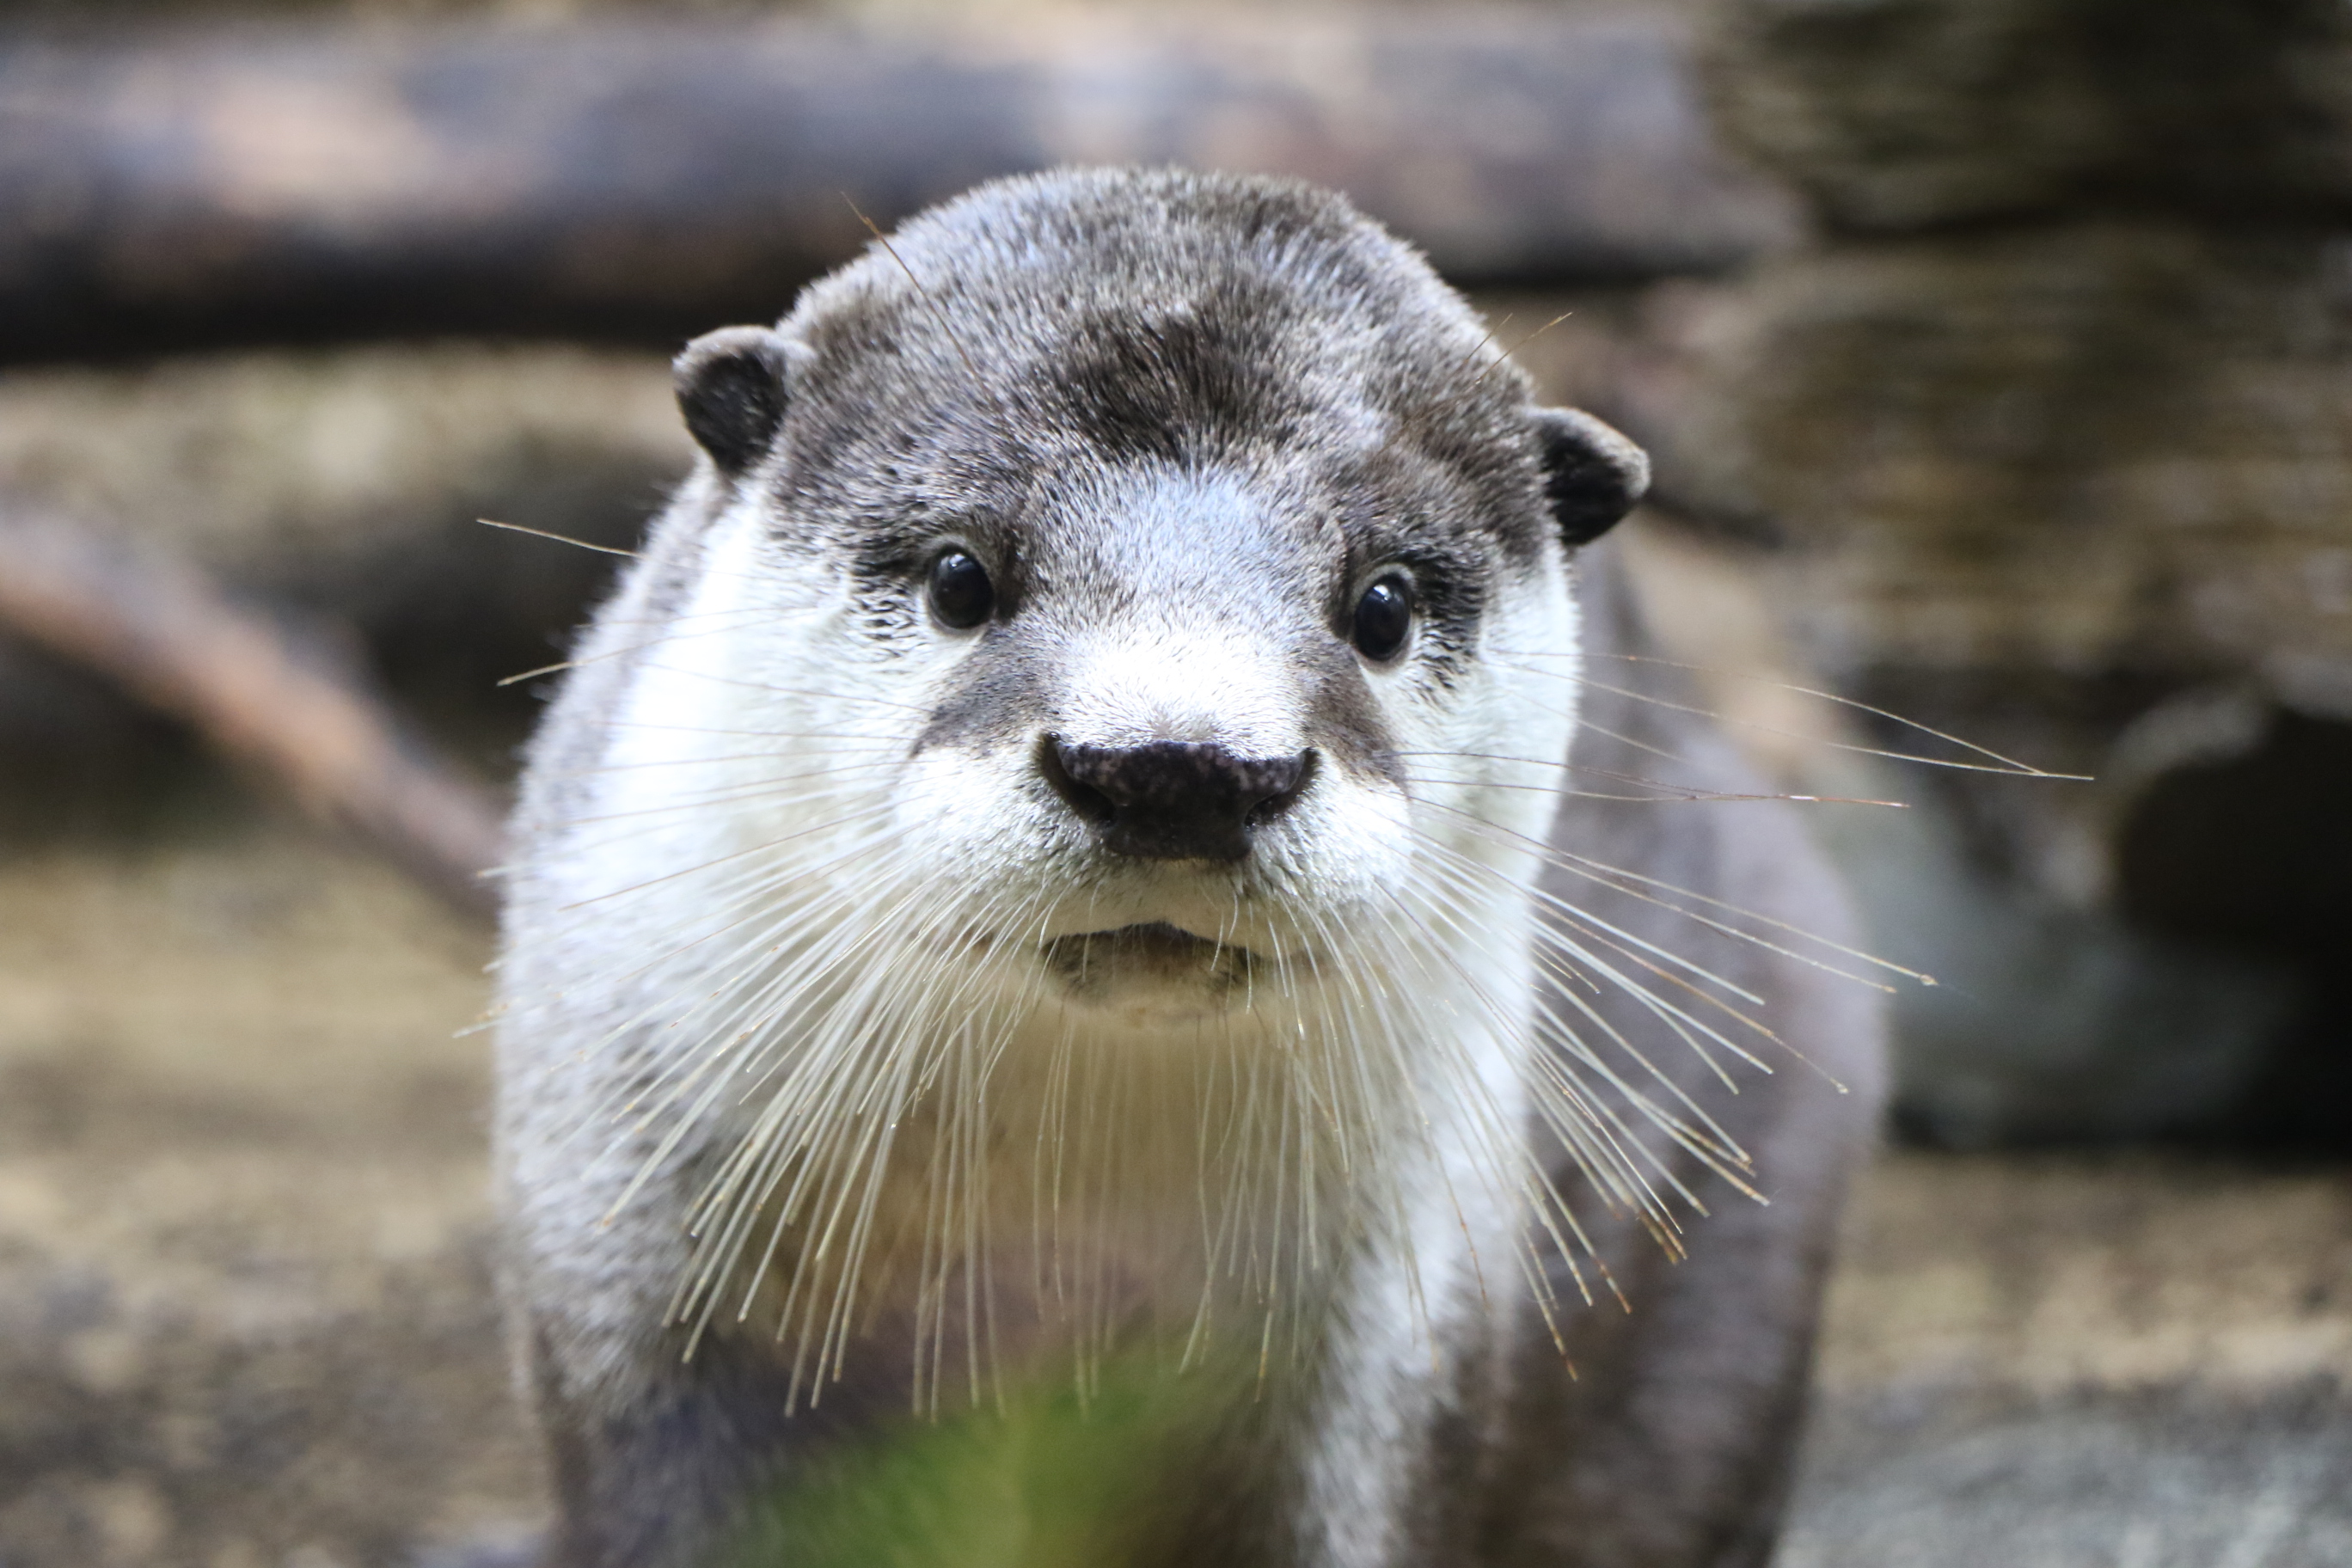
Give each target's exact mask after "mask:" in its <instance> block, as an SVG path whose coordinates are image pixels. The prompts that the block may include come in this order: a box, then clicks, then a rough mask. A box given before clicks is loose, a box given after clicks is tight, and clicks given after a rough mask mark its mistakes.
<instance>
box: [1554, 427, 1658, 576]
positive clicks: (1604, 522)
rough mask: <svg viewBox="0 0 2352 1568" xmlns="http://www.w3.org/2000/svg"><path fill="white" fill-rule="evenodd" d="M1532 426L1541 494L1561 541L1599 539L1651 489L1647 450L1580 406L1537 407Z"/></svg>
mask: <svg viewBox="0 0 2352 1568" xmlns="http://www.w3.org/2000/svg"><path fill="white" fill-rule="evenodd" d="M1535 426H1536V444H1537V451H1538V454H1539V458H1540V460H1541V462H1542V464H1543V480H1544V498H1545V499H1546V500H1549V501H1550V502H1551V514H1552V518H1553V521H1556V522H1558V523H1559V536H1560V538H1561V540H1563V541H1564V542H1567V543H1569V544H1571V545H1575V544H1588V543H1591V542H1592V541H1593V540H1596V539H1598V538H1600V537H1601V535H1602V534H1604V533H1606V532H1608V531H1610V529H1612V528H1613V527H1614V526H1616V523H1617V520H1618V519H1620V518H1622V517H1623V516H1624V515H1625V514H1626V513H1627V512H1629V511H1631V510H1633V503H1634V502H1635V501H1637V500H1641V499H1642V492H1643V491H1644V490H1646V489H1649V488H1650V459H1649V457H1648V455H1647V454H1646V453H1644V452H1643V450H1642V448H1641V447H1636V446H1635V445H1633V442H1631V441H1628V440H1627V439H1626V438H1625V437H1622V436H1621V435H1619V434H1618V433H1617V432H1616V431H1615V430H1612V429H1611V428H1610V427H1609V426H1606V425H1603V424H1602V423H1601V421H1600V420H1598V419H1595V418H1594V417H1593V416H1591V415H1590V414H1587V413H1585V412H1583V411H1582V410H1581V409H1577V408H1538V409H1537V410H1536V411H1535Z"/></svg>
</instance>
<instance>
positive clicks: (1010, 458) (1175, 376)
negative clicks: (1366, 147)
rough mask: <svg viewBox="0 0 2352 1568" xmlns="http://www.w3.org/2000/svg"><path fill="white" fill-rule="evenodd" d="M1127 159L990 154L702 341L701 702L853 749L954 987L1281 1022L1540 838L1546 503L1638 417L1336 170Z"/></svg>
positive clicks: (1625, 448)
mask: <svg viewBox="0 0 2352 1568" xmlns="http://www.w3.org/2000/svg"><path fill="white" fill-rule="evenodd" d="M1138 186H1139V182H1134V181H1129V182H1128V183H1126V184H1120V185H1118V187H1117V188H1116V189H1113V188H1110V187H1108V186H1106V187H1105V189H1104V190H1103V192H1102V193H1101V205H1099V206H1098V207H1096V208H1093V209H1088V208H1087V207H1086V206H1085V205H1084V204H1080V205H1079V207H1078V209H1077V210H1076V212H1075V213H1074V212H1073V211H1072V208H1071V205H1070V204H1069V202H1068V199H1067V195H1066V191H1065V193H1064V195H1062V197H1061V198H1060V199H1059V200H1057V201H1055V202H1052V203H1046V202H1042V201H1034V199H1033V200H1032V201H1031V202H1030V204H1029V205H1028V207H1027V210H1024V196H1027V197H1032V198H1034V192H1024V190H1023V189H1022V187H1021V185H1020V184H1019V183H1017V182H1016V183H1014V184H1013V185H1011V186H1006V187H998V188H997V189H996V190H995V191H994V192H993V193H992V199H989V200H986V201H973V200H968V201H967V202H965V203H961V204H957V205H951V206H950V207H948V208H946V209H944V210H943V211H941V212H940V213H939V214H936V215H933V216H930V217H928V218H926V219H923V220H920V221H919V222H918V223H917V224H915V225H914V226H910V228H909V229H908V232H907V233H906V234H904V235H903V236H901V237H899V239H898V243H897V247H896V249H895V251H894V252H891V253H888V254H884V253H880V252H877V253H876V254H873V255H869V256H868V257H867V258H866V259H865V260H863V261H861V262H859V263H858V264H856V266H854V267H853V268H849V269H848V270H847V271H846V272H845V273H844V274H842V275H840V276H838V277H836V278H835V279H830V280H828V281H827V282H826V283H824V284H822V285H820V286H818V287H817V288H815V289H812V290H811V291H810V293H809V295H808V296H807V297H806V298H805V299H804V300H803V302H802V304H801V305H800V307H799V308H798V309H797V310H795V311H794V312H793V315H792V317H791V318H789V319H788V320H787V321H785V322H784V323H783V325H782V328H781V329H780V330H779V331H775V332H768V331H761V330H759V329H731V330H730V331H727V332H723V333H719V334H714V335H713V336H712V337H710V338H708V339H705V340H702V341H701V342H698V344H697V345H695V347H694V348H692V349H690V350H689V351H688V353H687V354H686V355H684V356H683V357H682V358H681V360H680V364H679V386H680V398H681V403H682V405H683V406H684V408H685V410H686V414H687V417H688V424H689V426H690V427H691V428H692V429H693V430H694V431H695V433H696V435H697V436H698V438H699V439H701V441H702V442H703V444H704V446H705V447H706V449H707V450H708V452H709V456H710V458H711V459H712V461H713V464H714V467H715V468H716V469H717V470H718V473H719V477H720V479H722V481H723V482H724V483H725V484H726V485H727V486H728V487H729V488H730V497H731V499H730V505H729V508H728V510H727V512H726V514H725V516H724V518H723V520H722V521H721V523H720V524H719V527H718V528H716V529H715V530H714V531H713V535H712V539H711V543H710V545H709V548H710V550H711V551H712V552H714V560H724V561H725V562H726V563H728V564H727V565H726V567H725V569H724V570H723V571H721V572H714V573H713V574H711V576H710V578H709V581H708V582H707V583H706V585H705V588H706V594H707V595H708V596H709V598H710V599H711V600H712V601H713V602H712V603H710V604H709V605H708V607H706V608H704V609H703V610H701V611H700V612H699V613H700V614H701V615H702V616H706V617H709V620H710V621H711V623H712V624H713V625H714V626H717V625H719V624H722V623H724V624H737V625H741V626H743V627H744V630H743V632H742V635H740V636H738V637H731V638H728V639H726V648H727V651H728V653H729V655H730V656H731V658H732V660H733V666H734V667H733V668H732V669H731V670H730V672H728V673H726V674H725V675H724V676H723V678H722V679H725V680H728V681H732V682H734V683H735V685H734V686H733V688H732V689H731V691H730V697H731V699H732V700H729V701H725V702H722V703H721V704H720V705H721V706H723V707H728V708H730V709H732V710H733V711H732V712H731V713H730V715H729V721H728V722H727V723H726V724H725V725H724V726H723V728H725V729H727V730H728V731H730V732H735V733H741V734H748V733H753V732H758V731H761V729H762V727H765V729H766V730H767V731H768V732H772V733H774V734H775V735H777V736H778V737H779V738H780V749H781V750H782V751H785V752H789V753H791V754H792V755H793V756H795V757H810V756H818V755H833V756H835V757H839V758H842V759H844V760H845V764H846V763H847V761H848V759H850V758H852V757H853V756H854V757H855V759H856V766H857V767H858V768H859V769H860V770H861V771H860V772H859V773H858V775H857V776H858V778H859V780H860V783H859V784H858V786H857V787H856V788H854V789H847V788H843V789H836V788H835V785H834V784H831V783H828V784H827V785H826V787H825V788H824V790H823V791H822V792H821V793H823V794H824V795H825V796H826V798H827V799H828V800H829V801H831V802H832V803H833V804H835V805H842V804H845V799H844V797H846V801H847V803H850V804H852V805H853V809H860V810H863V811H865V812H867V813H869V814H870V816H869V817H868V818H866V819H865V826H866V828H868V829H870V830H873V831H875V832H876V833H877V835H878V836H879V837H887V839H888V840H889V842H890V844H891V853H890V855H889V856H888V858H889V859H890V860H891V861H892V862H894V863H897V864H903V865H908V866H912V867H919V868H921V870H920V875H921V877H922V878H924V879H928V880H929V882H931V883H932V884H933V886H932V887H931V888H930V889H927V890H926V895H925V896H924V901H925V908H926V909H927V910H929V909H932V908H933V907H934V905H935V904H936V905H938V906H939V907H941V908H943V907H944V906H945V905H947V904H952V905H954V906H955V908H954V911H953V912H952V913H951V914H949V913H940V914H937V915H936V916H935V917H934V918H932V919H930V920H929V921H915V922H912V923H911V924H910V926H909V928H908V930H907V931H903V932H902V933H901V935H902V937H903V938H904V939H905V940H908V941H909V942H911V943H912V945H913V946H914V947H915V948H916V949H919V951H920V952H922V953H923V954H926V955H929V956H930V957H935V958H940V959H943V960H944V961H945V962H947V963H949V964H950V966H951V968H952V969H953V970H955V971H958V973H953V974H952V975H951V976H950V973H948V972H946V971H941V972H940V973H939V974H938V977H937V982H936V983H937V984H938V985H939V986H940V993H941V994H942V996H948V995H952V996H953V997H955V998H956V1001H955V1003H954V1004H953V1005H958V1006H970V1007H975V1008H977V1007H1010V1008H1014V1009H1020V1008H1034V1007H1037V1006H1040V1005H1047V1004H1049V1003H1050V1004H1054V1005H1060V1006H1062V1007H1066V1008H1069V1009H1075V1010H1077V1011H1078V1012H1080V1013H1085V1014H1098V1015H1103V1016H1107V1017H1108V1018H1116V1019H1118V1020H1119V1021H1121V1022H1123V1023H1125V1024H1127V1025H1129V1026H1148V1025H1153V1024H1164V1025H1186V1024H1193V1023H1197V1022H1198V1021H1200V1020H1202V1019H1207V1018H1214V1017H1220V1016H1229V1015H1235V1014H1240V1015H1252V1016H1261V1017H1264V1018H1266V1019H1267V1020H1269V1021H1270V1022H1271V1023H1272V1024H1273V1026H1276V1027H1277V1028H1279V1027H1285V1026H1288V1025H1287V1020H1288V1019H1289V1016H1290V1015H1293V1014H1295V1013H1297V1012H1298V1011H1299V1010H1301V1009H1302V1008H1303V1009H1307V1010H1317V1009H1322V1010H1328V1008H1329V1007H1330V1006H1331V1005H1333V998H1332V997H1331V996H1329V995H1328V994H1323V993H1326V992H1328V990H1329V988H1331V987H1333V986H1335V985H1339V984H1353V985H1355V986H1356V987H1358V988H1359V989H1360V987H1361V984H1362V979H1361V976H1360V975H1357V974H1353V973H1352V972H1351V965H1350V963H1349V953H1350V950H1352V949H1356V948H1360V947H1362V946H1364V945H1366V944H1367V943H1368V942H1369V943H1370V944H1371V945H1374V946H1377V945H1378V942H1379V940H1383V939H1385V937H1387V936H1392V935H1394V933H1396V932H1397V931H1399V930H1400V929H1401V928H1402V927H1404V926H1408V925H1411V926H1415V927H1417V928H1419V929H1420V930H1421V931H1422V932H1423V934H1424V935H1425V934H1426V933H1427V931H1428V928H1429V927H1430V924H1431V915H1430V911H1429V907H1428V905H1429V900H1428V889H1431V888H1433V887H1444V886H1448V885H1460V886H1464V887H1465V888H1466V887H1468V886H1469V885H1470V884H1472V883H1474V882H1475V881H1476V880H1477V879H1478V877H1479V874H1480V873H1479V869H1478V868H1487V869H1489V870H1491V869H1494V868H1510V867H1521V868H1523V863H1525V862H1527V861H1528V857H1529V854H1530V847H1531V845H1532V844H1535V843H1539V842H1540V841H1541V839H1542V837H1543V836H1544V834H1545V832H1546V830H1547V828H1548V826H1549V816H1550V811H1551V807H1552V804H1553V800H1554V797H1555V794H1556V790H1557V786H1558V783H1559V764H1560V761H1561V759H1562V758H1563V757H1564V755H1565V752H1566V746H1567V742H1568V739H1569V735H1570V729H1571V727H1572V723H1573V713H1572V711H1571V705H1572V696H1570V693H1571V692H1572V690H1573V687H1572V685H1571V684H1570V683H1568V682H1564V681H1562V680H1560V679H1557V677H1558V675H1559V672H1560V669H1561V668H1562V667H1561V666H1560V665H1559V662H1558V661H1559V660H1560V659H1561V658H1572V656H1573V653H1574V648H1575V628H1574V612H1573V609H1572V606H1571V604H1570V597H1569V592H1568V568H1567V565H1566V563H1565V559H1564V549H1563V547H1564V545H1566V544H1569V543H1572V542H1580V541H1581V540H1582V539H1584V538H1589V537H1590V536H1591V534H1593V533H1595V532H1597V531H1599V530H1600V529H1601V528H1603V527H1605V526H1607V524H1608V523H1609V522H1611V521H1614V520H1615V518H1616V516H1618V515H1619V514H1621V513H1622V511H1623V510H1625V509H1626V508H1627V507H1628V506H1629V505H1630V504H1631V502H1632V500H1633V498H1634V497H1635V496H1636V495H1638V493H1639V490H1640V488H1641V486H1642V483H1643V472H1642V468H1641V459H1640V456H1639V454H1638V453H1637V452H1635V451H1634V450H1633V448H1632V447H1630V445H1629V444H1627V443H1625V442H1624V441H1623V440H1622V437H1616V436H1615V434H1614V433H1613V432H1611V431H1608V430H1607V429H1606V427H1605V426H1600V425H1599V424H1598V422H1597V421H1592V420H1591V419H1590V418H1588V417H1587V416H1580V415H1575V414H1571V413H1568V412H1566V411H1559V410H1542V409H1537V408H1533V407H1531V406H1529V405H1528V397H1527V392H1526V386H1525V382H1524V378H1523V377H1521V376H1520V375H1519V374H1518V373H1517V371H1516V369H1514V368H1512V367H1510V366H1508V365H1507V364H1504V363H1498V356H1497V354H1496V352H1495V351H1494V350H1493V349H1492V347H1491V346H1490V345H1488V344H1486V342H1485V340H1484V336H1483V334H1482V331H1481V330H1480V328H1479V327H1478V325H1477V323H1476V322H1475V319H1474V318H1473V317H1472V316H1471V314H1470V313H1469V312H1468V311H1467V310H1466V309H1465V307H1464V306H1463V305H1462V304H1461V302H1460V301H1459V300H1458V299H1456V298H1455V297H1454V295H1452V294H1451V293H1450V292H1449V291H1448V290H1446V289H1444V287H1443V286H1442V285H1441V284H1439V283H1438V282H1437V281H1436V279H1434V278H1433V277H1432V276H1430V275H1429V273H1428V272H1427V269H1426V268H1425V267H1424V266H1423V264H1422V263H1421V262H1420V261H1419V260H1418V258H1414V257H1412V255H1411V254H1410V253H1408V252H1406V251H1404V250H1403V249H1402V247H1398V246H1397V245H1396V244H1395V243H1394V242H1393V241H1391V240H1390V239H1389V238H1388V237H1386V236H1384V235H1381V233H1380V232H1379V231H1377V230H1376V229H1374V228H1372V227H1371V226H1370V225H1368V224H1366V223H1364V222H1363V221H1362V220H1361V219H1360V218H1357V217H1355V216H1353V215H1352V214H1351V213H1349V212H1348V211H1347V210H1346V209H1345V208H1344V207H1343V206H1341V205H1339V204H1338V203H1337V202H1336V200H1335V199H1333V198H1328V197H1323V196H1319V195H1314V194H1312V193H1307V192H1304V191H1297V190H1289V189H1284V188H1280V187H1271V188H1269V187H1265V186H1252V187H1239V188H1234V189H1223V190H1217V189H1211V190H1208V191H1205V192H1204V191H1203V190H1202V189H1200V188H1198V187H1193V188H1192V189H1190V190H1189V192H1179V191H1177V190H1175V189H1173V188H1170V187H1165V186H1163V187H1162V188H1160V189H1157V190H1153V189H1150V188H1149V187H1148V186H1145V187H1144V188H1142V189H1140V190H1139V188H1138ZM1145 231H1149V232H1148V233H1147V232H1145ZM1146 241H1148V243H1146ZM975 355H977V356H978V358H977V359H975ZM980 363H986V364H987V365H989V366H990V367H991V369H990V371H989V373H988V374H985V375H983V374H981V372H980V370H979V369H978V365H979V364H980ZM714 587H715V588H716V590H717V591H716V592H712V591H711V590H712V589H713V588H714ZM763 609H764V611H766V612H768V613H769V615H768V620H769V624H767V625H765V626H752V625H751V622H753V621H754V620H756V619H758V618H760V617H761V615H762V612H763ZM1543 661H1550V662H1549V664H1545V663H1544V662H1543ZM1531 667H1532V668H1547V669H1548V670H1549V674H1548V675H1545V676H1540V677H1538V676H1534V675H1531V674H1530V673H1529V670H1530V668H1531ZM818 671H823V672H825V673H824V676H823V678H822V679H821V680H820V679H816V678H815V676H814V672H818ZM812 684H815V685H820V686H822V687H824V689H822V690H811V689H809V688H810V687H811V686H812ZM705 701H706V703H707V701H708V694H707V693H706V694H705ZM791 736H809V737H819V738H821V737H826V736H831V737H836V738H838V744H828V743H827V742H824V741H823V740H822V739H811V740H809V741H806V742H801V741H785V740H783V739H782V738H783V737H791ZM740 814H741V816H743V817H744V818H745V819H746V820H744V821H743V822H742V823H740V832H741V835H742V837H743V840H744V842H746V843H747V844H748V843H755V842H761V841H764V840H767V839H774V838H776V837H779V836H780V835H784V834H789V833H791V832H793V831H796V828H795V826H794V825H795V824H796V823H798V822H799V821H800V819H801V818H802V817H803V816H805V815H806V809H805V803H804V802H794V801H792V800H790V799H778V798H773V797H768V798H759V799H749V800H746V801H745V802H744V803H743V804H742V805H741V806H740ZM820 837H822V836H820ZM877 896H881V895H880V891H879V888H878V887H877ZM908 897H909V898H910V899H912V898H916V897H918V895H916V894H913V893H910V894H909V895H908ZM1442 901H1443V900H1442ZM1454 901H1455V902H1458V903H1461V904H1464V905H1465V906H1466V905H1468V904H1472V903H1475V901H1476V900H1475V899H1470V898H1467V897H1465V898H1464V899H1462V900H1454ZM914 961H915V960H914V955H913V954H909V956H908V962H910V963H911V962H914Z"/></svg>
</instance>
